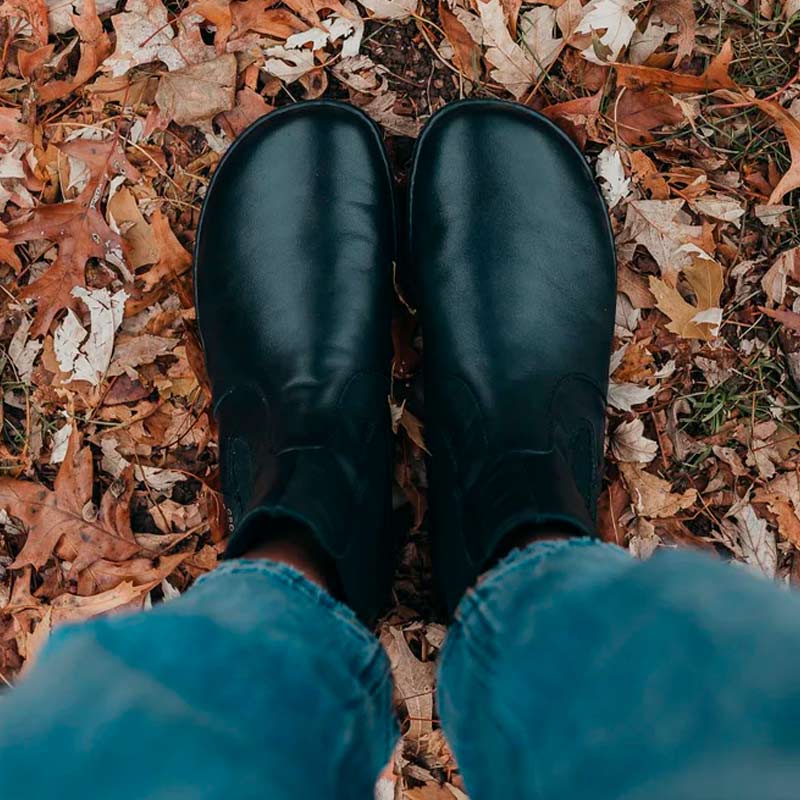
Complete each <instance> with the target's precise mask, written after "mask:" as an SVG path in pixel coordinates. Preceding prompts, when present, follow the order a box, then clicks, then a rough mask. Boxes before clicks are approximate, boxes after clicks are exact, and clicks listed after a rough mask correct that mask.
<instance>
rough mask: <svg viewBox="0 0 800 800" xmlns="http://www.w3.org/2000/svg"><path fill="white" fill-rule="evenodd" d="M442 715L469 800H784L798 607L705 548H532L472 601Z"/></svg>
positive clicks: (796, 677) (798, 766)
mask: <svg viewBox="0 0 800 800" xmlns="http://www.w3.org/2000/svg"><path fill="white" fill-rule="evenodd" d="M439 712H440V716H441V718H442V722H443V726H444V729H445V732H446V734H447V735H448V737H449V738H450V741H451V743H452V745H453V748H454V752H455V757H456V760H457V762H458V764H459V766H460V768H461V769H462V771H463V775H464V779H465V783H466V787H467V789H468V791H469V792H470V793H471V796H472V797H474V798H475V800H494V799H495V798H496V799H497V800H501V798H503V799H504V798H509V797H513V798H519V799H520V800H523V799H525V800H526V799H527V798H537V800H538V799H539V798H541V799H542V800H545V799H547V800H549V798H584V797H586V798H588V797H591V798H594V799H595V800H606V798H608V800H611V799H612V798H613V800H634V798H635V800H675V798H680V799H681V800H716V798H719V800H723V798H724V800H739V799H740V798H741V800H753V799H754V798H758V800H778V799H781V800H783V798H785V799H786V800H789V798H794V797H796V796H797V786H798V785H800V735H798V731H797V721H798V719H800V596H798V595H797V594H794V593H792V592H789V591H786V590H781V589H780V588H779V587H776V586H775V585H773V584H770V583H768V582H766V581H765V580H763V579H761V578H756V577H754V576H752V575H751V574H749V573H747V572H746V571H745V570H744V569H738V568H737V567H736V566H734V565H730V564H724V563H721V562H715V561H713V560H712V559H710V558H708V557H707V556H703V555H699V554H696V553H689V552H664V551H661V552H658V553H657V554H656V555H655V556H654V557H653V558H652V559H651V560H650V561H647V562H645V563H641V562H637V561H634V560H633V559H632V558H630V556H629V555H628V554H627V553H626V552H625V551H623V550H620V549H619V548H616V547H614V546H611V545H606V544H602V543H600V542H597V541H595V540H589V539H571V540H568V541H563V540H562V541H558V540H557V541H539V542H536V543H534V544H531V545H529V546H528V547H527V548H526V549H524V550H517V551H514V552H512V553H511V554H510V555H509V556H508V557H507V558H506V559H505V560H504V561H503V562H501V563H500V564H499V565H497V566H496V567H495V568H494V569H493V570H492V571H490V572H489V573H488V574H487V575H486V576H485V578H484V579H483V580H482V581H481V582H480V583H479V584H478V585H477V587H476V588H475V589H474V590H472V591H470V592H469V593H467V595H465V597H464V598H463V600H462V602H461V605H460V607H459V611H458V613H457V618H456V621H455V622H454V624H453V626H452V628H451V629H450V632H449V634H448V640H447V643H446V646H445V653H444V655H443V658H442V663H441V669H440V682H439Z"/></svg>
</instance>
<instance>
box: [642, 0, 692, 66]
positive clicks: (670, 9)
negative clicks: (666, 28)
mask: <svg viewBox="0 0 800 800" xmlns="http://www.w3.org/2000/svg"><path fill="white" fill-rule="evenodd" d="M653 16H654V17H657V18H658V19H661V20H663V21H664V22H667V23H669V24H670V25H674V26H676V27H677V28H678V37H677V39H678V50H677V52H676V53H675V58H674V59H673V61H672V66H673V67H677V66H678V64H680V63H681V61H683V60H684V59H685V58H688V57H690V56H691V55H692V53H693V52H694V46H695V36H696V25H697V20H696V18H695V13H694V3H693V2H692V0H656V2H655V4H654V8H653Z"/></svg>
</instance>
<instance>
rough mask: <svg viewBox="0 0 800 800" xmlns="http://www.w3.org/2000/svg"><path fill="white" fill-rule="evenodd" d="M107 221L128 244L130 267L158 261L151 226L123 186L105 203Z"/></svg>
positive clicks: (132, 196)
mask: <svg viewBox="0 0 800 800" xmlns="http://www.w3.org/2000/svg"><path fill="white" fill-rule="evenodd" d="M106 211H107V213H108V217H109V222H110V223H111V224H112V225H113V227H114V229H115V231H116V232H118V233H120V234H122V238H123V239H124V240H125V241H126V242H127V244H128V263H129V264H130V266H131V268H132V269H138V268H139V267H143V266H145V265H146V264H155V263H156V261H158V243H157V242H156V238H155V233H154V232H153V229H152V227H151V226H150V225H149V224H148V222H147V220H146V219H145V218H144V216H143V215H142V212H141V211H140V210H139V206H138V204H137V202H136V198H135V197H134V195H133V192H131V191H130V190H129V189H126V188H125V187H124V186H123V187H122V188H121V189H119V190H118V191H116V192H114V194H113V195H112V197H111V199H110V200H109V201H108V203H107V205H106Z"/></svg>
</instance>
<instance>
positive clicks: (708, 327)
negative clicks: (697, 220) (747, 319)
mask: <svg viewBox="0 0 800 800" xmlns="http://www.w3.org/2000/svg"><path fill="white" fill-rule="evenodd" d="M683 273H684V275H685V276H686V280H687V282H688V283H689V286H690V287H691V288H692V292H693V293H694V296H695V304H694V305H692V304H691V303H688V302H687V301H686V300H684V299H683V297H682V295H681V294H680V293H679V292H678V290H677V289H675V288H674V287H672V286H669V285H668V284H666V283H665V282H664V281H662V280H660V279H659V278H654V277H653V276H651V277H650V291H651V292H652V293H653V295H654V297H655V298H656V307H657V308H658V310H659V311H661V312H662V313H663V314H665V315H666V316H667V317H669V320H670V321H669V324H668V325H667V329H668V330H670V331H672V332H673V333H677V334H678V336H682V337H683V338H684V339H703V340H705V341H710V340H711V339H713V338H714V337H715V336H716V335H717V333H718V329H719V325H720V323H721V322H722V310H721V308H720V297H721V296H722V290H723V288H724V286H725V281H724V276H723V273H722V267H721V266H720V264H718V263H717V262H716V261H713V260H712V259H709V258H705V257H699V256H697V255H694V256H693V258H692V263H691V264H690V265H689V266H688V267H686V268H685V269H684V270H683Z"/></svg>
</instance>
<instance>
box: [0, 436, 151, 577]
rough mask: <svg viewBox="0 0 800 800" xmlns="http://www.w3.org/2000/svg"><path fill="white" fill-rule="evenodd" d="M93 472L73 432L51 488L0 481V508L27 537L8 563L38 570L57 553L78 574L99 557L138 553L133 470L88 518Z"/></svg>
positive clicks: (87, 451)
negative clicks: (132, 517)
mask: <svg viewBox="0 0 800 800" xmlns="http://www.w3.org/2000/svg"><path fill="white" fill-rule="evenodd" d="M93 475H94V468H93V466H92V454H91V451H90V449H89V448H88V447H81V438H80V434H79V433H78V430H77V428H75V429H73V431H72V435H71V436H70V440H69V445H68V447H67V454H66V456H65V458H64V461H63V463H62V464H61V468H60V469H59V471H58V475H57V476H56V479H55V483H54V487H53V489H52V490H51V489H48V488H47V487H46V486H43V485H42V484H39V483H34V482H32V481H22V480H16V479H14V478H0V508H2V509H4V510H5V511H7V512H8V513H9V514H11V515H12V516H14V517H17V518H18V519H20V520H22V522H23V523H24V524H25V525H26V526H27V528H28V538H27V539H26V541H25V544H24V546H23V548H22V550H21V551H20V553H19V555H18V556H17V557H16V559H15V560H14V562H13V563H12V564H11V568H12V569H20V568H22V567H25V566H27V565H31V566H33V567H36V568H39V567H42V566H44V564H45V563H46V562H47V561H48V559H49V558H51V557H52V556H53V554H54V553H57V554H58V555H60V556H61V557H63V558H64V559H66V560H69V561H71V562H72V570H71V571H72V573H73V574H78V573H79V572H80V571H81V570H82V569H84V568H85V567H86V566H88V565H89V564H92V563H94V562H95V561H98V560H99V559H107V560H109V561H125V560H126V559H129V558H131V557H133V556H134V555H136V554H137V553H138V552H139V551H140V549H141V548H140V546H139V545H138V544H137V543H136V540H135V539H134V536H133V533H132V532H131V526H130V499H131V495H132V493H133V482H132V475H133V471H132V469H131V470H129V471H128V472H127V474H126V475H124V476H123V477H122V478H121V479H120V483H121V484H122V486H123V489H122V491H118V490H117V489H116V486H117V484H114V485H112V486H111V488H109V489H108V490H107V491H106V493H105V495H104V496H103V499H102V502H101V505H100V512H99V515H98V516H97V518H96V519H93V512H92V505H91V499H92V480H93Z"/></svg>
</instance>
